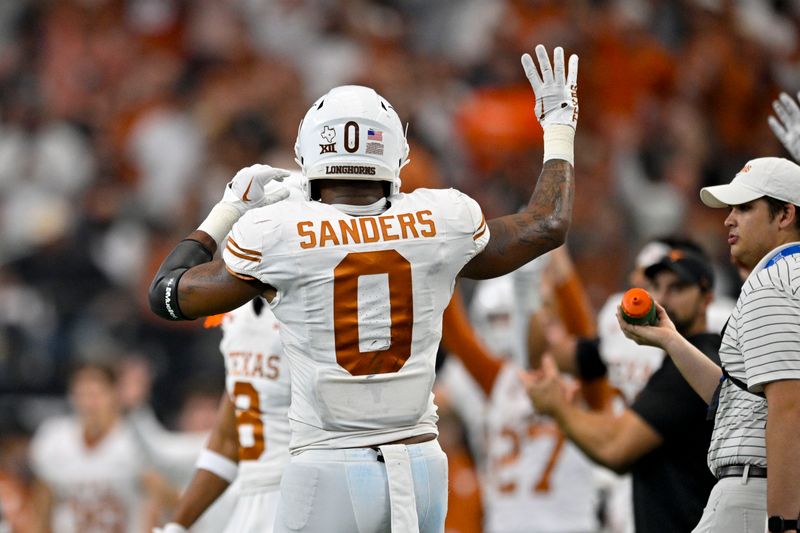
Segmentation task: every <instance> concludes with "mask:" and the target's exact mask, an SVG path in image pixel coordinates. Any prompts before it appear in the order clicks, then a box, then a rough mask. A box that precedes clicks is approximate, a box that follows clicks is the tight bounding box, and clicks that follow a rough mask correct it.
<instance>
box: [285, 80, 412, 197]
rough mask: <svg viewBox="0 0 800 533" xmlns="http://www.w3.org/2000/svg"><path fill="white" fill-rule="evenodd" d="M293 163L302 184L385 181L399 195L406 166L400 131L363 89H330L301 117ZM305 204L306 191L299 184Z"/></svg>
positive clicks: (384, 106) (388, 111) (391, 114)
mask: <svg viewBox="0 0 800 533" xmlns="http://www.w3.org/2000/svg"><path fill="white" fill-rule="evenodd" d="M295 161H297V164H298V165H300V168H301V169H302V171H303V175H304V176H305V177H306V178H307V180H315V179H326V178H333V179H348V180H367V181H388V182H390V183H391V184H392V188H391V194H396V193H397V192H399V190H400V169H401V168H403V167H404V166H405V165H406V164H407V163H408V162H409V160H408V143H407V142H406V136H405V132H404V131H403V125H402V123H401V122H400V117H398V116H397V112H395V110H394V108H393V107H392V106H391V104H389V102H388V101H386V99H385V98H383V97H382V96H380V95H379V94H378V93H376V92H375V91H374V90H373V89H370V88H368V87H361V86H357V85H346V86H342V87H336V88H334V89H331V90H330V91H329V92H328V93H327V94H325V95H324V96H322V97H321V98H319V99H318V100H317V101H316V102H314V104H313V105H312V106H311V108H310V109H309V110H308V112H307V113H306V115H305V117H304V118H303V121H302V122H301V123H300V127H299V130H298V133H297V142H296V143H295ZM305 193H306V198H309V197H310V187H309V186H308V183H306V184H305Z"/></svg>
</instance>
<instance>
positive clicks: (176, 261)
mask: <svg viewBox="0 0 800 533" xmlns="http://www.w3.org/2000/svg"><path fill="white" fill-rule="evenodd" d="M536 53H537V56H538V60H539V65H540V68H541V76H540V74H539V73H538V72H537V70H536V67H535V65H534V63H533V60H532V59H531V58H530V56H528V55H527V54H526V55H525V56H523V66H524V67H525V71H526V74H527V76H528V78H529V80H530V82H531V84H532V86H533V88H534V91H535V93H536V106H535V112H536V114H537V117H538V118H539V121H540V123H541V124H542V127H543V129H544V132H545V135H544V137H545V155H544V160H545V162H544V168H543V170H542V173H541V174H540V177H539V181H538V183H537V186H536V189H535V191H534V193H533V195H532V197H531V200H530V203H529V204H528V206H527V208H526V209H525V210H523V211H522V212H520V213H517V214H514V215H510V216H507V217H502V218H499V219H496V220H493V221H490V222H489V223H488V224H487V222H486V221H484V219H483V216H482V214H481V210H480V207H479V206H478V205H477V203H475V201H474V200H472V199H470V198H469V197H467V196H466V195H464V194H462V193H460V192H458V191H455V190H452V189H450V190H431V189H419V190H417V191H414V192H413V193H410V194H400V193H399V192H398V191H399V186H400V169H401V168H402V167H403V166H404V165H405V164H406V163H407V162H408V144H407V143H406V140H405V135H404V132H403V127H402V125H401V122H400V119H399V117H398V116H397V113H396V112H395V111H394V109H393V108H392V106H391V105H390V104H389V103H388V102H387V101H386V100H385V99H383V98H382V97H381V96H379V95H378V94H377V93H375V91H373V90H372V89H368V88H366V87H356V86H347V87H338V88H335V89H333V90H331V91H330V92H329V93H328V94H326V95H325V96H323V97H322V98H320V99H319V100H317V101H316V102H315V103H314V104H313V106H312V107H311V109H309V111H308V112H307V113H306V116H305V118H304V119H303V122H302V123H301V126H300V130H299V133H298V139H297V144H296V150H295V151H296V155H297V161H298V162H299V164H300V165H301V168H302V170H303V174H304V176H305V177H306V178H307V188H306V191H307V195H306V198H305V199H304V200H295V199H292V198H288V199H286V200H285V201H276V200H280V198H279V197H278V196H273V195H270V196H272V197H271V198H265V195H264V192H263V186H264V184H265V183H266V182H268V181H271V180H274V179H280V178H282V177H285V176H286V175H287V173H286V172H285V171H280V170H275V169H271V168H269V167H264V166H259V167H253V168H250V169H246V170H245V171H242V172H240V173H239V174H237V176H235V177H234V179H233V181H232V182H231V184H230V186H229V187H228V188H227V189H226V193H225V195H224V196H223V201H222V202H220V203H219V204H217V206H215V208H214V209H212V212H211V213H210V214H209V217H208V218H207V219H206V221H204V222H203V224H201V226H200V228H198V230H197V231H195V232H193V233H192V234H191V235H190V236H189V238H188V239H187V240H184V241H182V242H181V243H180V244H179V245H178V246H177V247H176V248H175V250H173V252H172V253H171V254H170V255H169V257H168V258H167V259H166V260H165V262H164V263H163V264H162V267H161V268H160V270H159V272H158V273H157V274H156V278H155V279H154V281H153V284H152V285H151V290H150V302H151V308H152V309H153V311H154V312H156V313H157V314H159V315H160V316H162V317H164V318H168V319H188V318H192V317H197V316H203V315H209V314H214V313H220V312H225V311H228V310H230V309H232V308H235V307H237V306H239V305H242V304H243V303H244V302H246V301H249V300H250V299H252V298H253V297H255V296H257V295H262V294H263V295H264V296H265V297H266V299H267V300H268V301H269V302H270V306H271V308H272V309H273V311H274V312H275V315H276V317H277V318H278V320H279V321H280V322H281V325H282V327H281V341H282V344H283V349H284V354H285V355H286V357H287V358H288V360H289V364H290V367H291V374H292V400H291V407H290V409H289V419H290V422H291V429H292V438H291V444H290V448H291V450H292V452H293V456H292V460H291V462H290V464H289V465H288V466H287V467H286V469H285V470H284V474H283V478H282V480H281V503H280V505H279V509H278V518H277V520H276V524H275V526H276V528H275V529H276V531H325V532H330V531H343V532H353V531H363V532H371V531H388V530H390V529H391V530H394V531H404V532H414V531H418V530H421V531H442V529H443V523H444V516H445V514H446V508H447V481H446V480H447V473H446V458H445V457H444V454H443V453H442V452H441V449H440V448H439V446H438V443H437V441H436V431H437V430H436V409H435V406H434V404H433V399H432V394H431V388H432V385H433V378H434V361H435V356H436V351H437V348H438V344H439V340H440V337H441V323H442V313H443V312H444V309H445V307H446V306H447V304H448V302H449V301H450V297H451V295H452V291H453V286H454V283H455V281H456V278H457V277H458V276H459V275H462V276H465V277H471V278H488V277H495V276H499V275H502V274H505V273H507V272H510V271H512V270H514V269H516V268H518V267H519V266H521V265H522V264H524V263H526V262H528V261H530V260H531V259H533V258H535V257H537V256H539V255H541V254H542V253H544V252H546V251H548V250H550V249H552V248H554V247H556V246H558V245H560V244H562V243H563V241H564V238H565V235H566V230H567V229H568V227H569V220H570V215H571V208H572V201H573V193H574V183H573V181H574V177H573V175H574V172H573V167H572V161H573V138H574V134H575V127H576V125H577V113H578V109H577V84H576V80H577V57H576V56H572V57H571V58H570V65H569V71H568V72H567V71H566V69H565V65H564V57H563V50H561V49H560V48H557V49H556V51H555V67H554V68H553V67H551V66H550V59H549V58H548V56H547V52H546V50H545V49H544V47H543V46H538V47H537V49H536ZM284 196H288V191H287V192H286V193H285V194H284ZM269 201H272V202H274V203H272V204H271V205H267V206H265V207H263V208H257V207H260V206H262V205H264V204H265V203H269ZM254 207H256V209H251V208H254ZM240 217H241V220H238V219H239V218H240ZM237 220H238V222H237ZM234 223H235V225H233V224H234ZM232 225H233V229H232V230H231V226H232ZM229 230H231V236H230V238H229V239H228V240H227V243H226V246H225V250H224V252H223V258H221V259H217V260H213V261H212V256H213V252H214V251H215V250H216V248H217V245H218V243H220V242H222V240H223V238H224V237H225V235H227V233H228V231H229ZM490 234H492V235H494V238H493V239H492V240H491V241H490V240H489V236H490Z"/></svg>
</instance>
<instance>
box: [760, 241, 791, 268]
mask: <svg viewBox="0 0 800 533" xmlns="http://www.w3.org/2000/svg"><path fill="white" fill-rule="evenodd" d="M794 254H800V244H795V245H794V246H789V247H788V248H784V249H783V250H781V251H780V252H778V253H776V254H775V255H773V256H772V257H770V259H769V261H767V264H766V265H764V268H769V267H771V266H772V265H774V264H775V263H777V262H778V261H779V260H781V259H783V258H784V257H789V256H790V255H794Z"/></svg>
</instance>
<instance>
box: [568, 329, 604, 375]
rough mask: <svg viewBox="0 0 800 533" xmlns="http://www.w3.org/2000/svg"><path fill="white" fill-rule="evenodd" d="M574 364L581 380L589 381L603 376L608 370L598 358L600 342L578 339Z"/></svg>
mask: <svg viewBox="0 0 800 533" xmlns="http://www.w3.org/2000/svg"><path fill="white" fill-rule="evenodd" d="M575 364H576V365H577V367H578V377H579V378H581V379H584V380H587V381H589V380H592V379H597V378H601V377H603V376H605V375H606V374H607V373H608V368H607V367H606V364H605V363H604V362H603V359H602V357H600V340H599V339H578V342H577V344H576V345H575Z"/></svg>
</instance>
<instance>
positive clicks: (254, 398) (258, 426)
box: [219, 302, 291, 493]
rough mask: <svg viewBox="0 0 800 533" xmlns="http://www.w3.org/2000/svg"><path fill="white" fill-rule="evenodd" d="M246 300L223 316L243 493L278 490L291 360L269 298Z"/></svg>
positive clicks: (222, 345) (224, 352)
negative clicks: (259, 301) (284, 350)
mask: <svg viewBox="0 0 800 533" xmlns="http://www.w3.org/2000/svg"><path fill="white" fill-rule="evenodd" d="M257 305H258V304H255V303H254V302H248V303H247V304H245V305H243V306H242V307H239V308H238V309H235V310H233V311H231V312H230V313H226V314H225V316H224V317H223V319H222V332H223V333H222V341H221V342H220V346H219V347H220V351H221V352H222V355H223V357H224V358H225V386H226V389H227V392H228V395H229V396H230V398H231V401H232V402H233V404H234V407H235V408H236V426H237V430H238V432H239V476H238V480H239V482H240V484H241V491H242V493H246V492H247V491H249V490H250V489H251V488H252V489H256V490H275V491H277V490H278V488H279V485H280V479H281V472H282V471H283V467H284V466H285V465H286V463H288V462H289V419H288V417H287V413H288V411H289V401H290V398H291V393H290V380H289V365H288V364H287V362H286V360H285V358H284V357H283V355H282V351H281V344H280V337H279V334H278V328H279V324H278V321H277V320H276V319H275V315H273V314H272V311H270V310H269V308H268V307H267V305H266V303H264V304H263V306H261V308H260V312H256V307H257Z"/></svg>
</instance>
